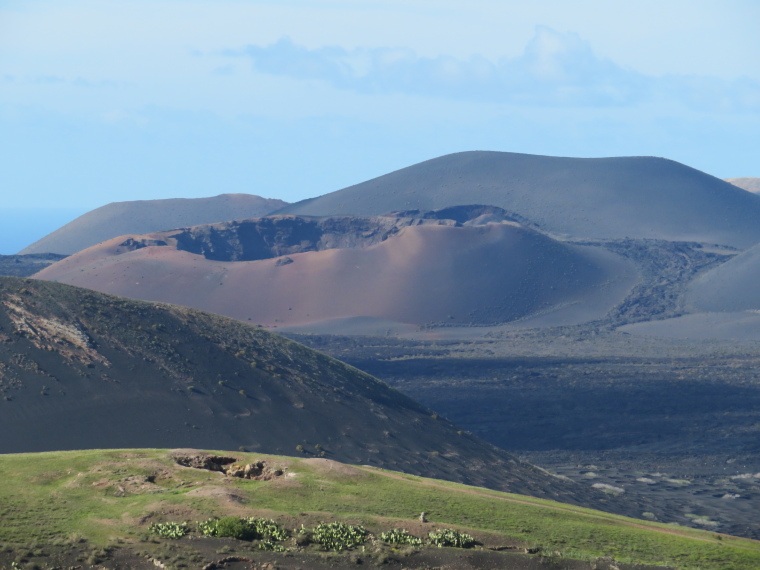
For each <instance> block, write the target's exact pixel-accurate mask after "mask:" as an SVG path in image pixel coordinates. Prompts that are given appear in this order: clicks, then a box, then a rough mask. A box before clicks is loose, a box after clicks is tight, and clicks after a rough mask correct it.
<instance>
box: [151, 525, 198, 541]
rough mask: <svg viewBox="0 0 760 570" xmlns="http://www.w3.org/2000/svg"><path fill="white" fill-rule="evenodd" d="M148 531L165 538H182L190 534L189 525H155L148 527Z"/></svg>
mask: <svg viewBox="0 0 760 570" xmlns="http://www.w3.org/2000/svg"><path fill="white" fill-rule="evenodd" d="M148 530H149V531H150V532H152V533H153V534H157V535H158V536H161V537H163V538H182V537H183V536H185V535H186V534H187V533H189V532H190V529H189V528H188V527H187V523H174V522H167V523H153V524H151V525H150V526H149V527H148Z"/></svg>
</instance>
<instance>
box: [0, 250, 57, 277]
mask: <svg viewBox="0 0 760 570" xmlns="http://www.w3.org/2000/svg"><path fill="white" fill-rule="evenodd" d="M64 257H66V256H65V255H59V254H57V253H30V254H28V255H0V275H13V276H14V277H28V276H29V275H32V274H34V273H37V272H38V271H40V270H42V269H44V268H45V267H47V266H48V265H52V264H53V263H55V262H56V261H60V260H62V259H63V258H64Z"/></svg>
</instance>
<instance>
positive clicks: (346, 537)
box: [311, 522, 369, 552]
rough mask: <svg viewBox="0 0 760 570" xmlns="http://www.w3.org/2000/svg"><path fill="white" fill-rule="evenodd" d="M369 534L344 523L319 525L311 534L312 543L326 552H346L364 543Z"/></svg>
mask: <svg viewBox="0 0 760 570" xmlns="http://www.w3.org/2000/svg"><path fill="white" fill-rule="evenodd" d="M368 536H369V532H367V529H365V528H364V527H363V526H360V525H351V524H344V523H338V522H334V523H319V524H318V525H317V527H316V528H315V529H314V532H313V533H312V537H311V539H312V541H313V542H316V543H317V544H321V545H322V546H323V547H324V548H325V549H327V550H335V551H336V552H337V551H340V550H348V549H349V548H353V547H354V546H358V545H360V544H362V543H363V542H365V541H366V540H367V538H368Z"/></svg>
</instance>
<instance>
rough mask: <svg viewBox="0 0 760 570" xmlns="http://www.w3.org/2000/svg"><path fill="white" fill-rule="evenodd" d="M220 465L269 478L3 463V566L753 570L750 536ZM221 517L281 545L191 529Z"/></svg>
mask: <svg viewBox="0 0 760 570" xmlns="http://www.w3.org/2000/svg"><path fill="white" fill-rule="evenodd" d="M220 456H223V457H228V458H229V459H228V461H232V460H235V461H236V462H237V463H238V464H240V465H243V464H247V463H256V462H258V461H263V462H264V464H263V472H264V475H265V476H263V477H262V479H264V480H249V479H241V478H235V477H231V476H229V475H225V474H224V473H221V472H215V471H210V470H207V469H199V468H194V467H189V466H182V465H180V464H179V463H178V461H182V462H185V463H189V461H188V459H189V458H193V457H197V458H199V459H204V457H207V456H204V455H203V454H202V453H199V452H196V451H194V450H175V451H174V452H168V451H165V450H153V449H142V450H108V451H102V450H92V451H77V452H48V453H38V454H10V455H3V456H0V513H2V524H1V525H0V567H2V568H11V567H18V568H32V567H35V566H34V565H35V564H36V567H37V568H51V567H61V566H63V565H66V564H74V563H76V564H78V565H80V567H83V568H90V567H94V566H95V565H97V567H99V568H101V567H106V568H116V567H121V568H124V567H129V568H143V567H144V568H150V567H156V566H159V567H162V568H164V567H165V568H227V567H230V568H233V567H240V568H243V567H245V568H251V567H254V568H262V567H264V566H259V564H264V563H265V562H267V563H270V564H272V567H277V568H296V567H301V568H322V567H325V568H326V567H332V568H342V567H348V566H355V565H356V564H357V563H363V564H365V565H368V566H372V565H376V564H378V565H380V564H382V565H383V566H384V567H388V568H394V567H405V568H430V567H438V568H579V569H580V568H589V569H590V568H598V569H601V568H621V569H622V568H651V567H654V566H666V567H670V568H682V569H726V570H728V569H731V570H739V569H744V568H746V569H756V568H758V567H760V543H759V542H757V541H751V540H747V539H738V538H735V537H730V536H727V535H719V534H715V533H709V532H704V531H698V530H693V529H687V528H683V527H678V526H671V525H662V524H656V523H651V522H646V521H640V520H635V519H630V518H625V517H621V516H616V515H611V514H608V513H602V512H599V511H593V510H589V509H584V508H580V507H573V506H569V505H565V504H561V503H556V502H552V501H547V500H542V499H535V498H531V497H526V496H521V495H514V494H507V493H501V492H497V491H491V490H487V489H483V488H477V487H467V486H464V485H460V484H456V483H449V482H442V481H438V480H433V479H425V478H421V477H416V476H412V475H407V474H402V473H396V472H392V471H385V470H380V469H378V468H373V467H367V466H348V465H344V464H341V463H337V462H334V461H330V460H327V459H321V458H311V459H303V458H293V457H283V456H268V455H260V454H249V453H231V452H225V453H222V454H220ZM212 457H213V456H212ZM199 464H200V463H199ZM266 475H268V476H266ZM423 511H424V512H426V513H427V515H426V516H427V522H424V523H423V522H420V520H419V515H420V513H421V512H423ZM225 516H232V517H235V519H234V520H239V518H241V517H262V518H265V519H272V520H274V521H275V522H276V523H277V524H278V525H279V527H280V528H281V529H283V530H285V531H286V532H287V534H288V535H289V536H287V537H279V538H281V539H282V540H277V539H274V538H272V539H270V540H269V541H266V540H262V539H254V540H235V539H233V538H222V537H218V536H217V537H205V536H203V534H202V533H201V532H200V530H199V527H198V525H197V522H199V521H200V522H202V521H206V520H208V519H209V518H211V517H225ZM166 522H174V523H187V529H188V531H189V532H188V533H187V534H186V535H185V536H183V537H181V538H177V539H172V538H166V537H162V536H160V535H159V534H157V533H156V532H152V531H151V528H153V529H156V526H152V525H155V524H158V523H166ZM327 522H342V523H345V524H352V525H362V526H363V527H364V528H365V529H366V531H367V532H368V533H369V536H367V537H366V540H364V541H362V542H361V543H359V544H357V545H355V546H353V547H351V548H347V549H345V550H340V551H339V552H334V551H330V549H327V548H326V547H324V546H321V545H320V544H318V539H319V536H318V534H316V533H314V531H313V529H315V528H316V527H317V525H319V523H327ZM392 528H403V529H406V530H407V531H409V532H410V533H411V534H412V535H414V536H416V537H421V538H423V539H425V538H426V537H427V536H428V534H429V533H430V532H433V531H435V530H440V529H454V530H457V531H459V532H461V533H466V534H469V535H471V536H472V537H474V540H475V541H476V544H475V546H474V547H472V548H468V549H466V550H461V549H455V548H448V547H444V548H436V547H435V546H429V545H427V546H426V545H423V546H410V545H404V546H402V545H394V544H388V543H386V542H384V541H382V540H380V535H381V534H382V533H383V532H387V531H389V530H390V529H392ZM261 545H264V548H269V549H271V548H275V549H277V550H285V552H272V551H270V550H263V549H262V546H261ZM12 564H16V566H12ZM236 564H238V565H237V566H236ZM240 564H247V565H240Z"/></svg>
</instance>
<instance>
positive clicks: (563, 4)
mask: <svg viewBox="0 0 760 570" xmlns="http://www.w3.org/2000/svg"><path fill="white" fill-rule="evenodd" d="M758 22H760V2H757V1H756V0H668V1H667V2H663V1H662V0H657V1H653V0H636V1H628V0H604V1H601V0H573V1H572V2H570V1H568V0H537V1H535V2H532V3H526V2H524V1H519V2H518V1H513V0H468V1H461V0H436V1H432V0H404V1H400V0H382V1H379V0H377V1H376V0H366V1H365V0H325V1H323V0H277V1H274V0H272V1H267V0H128V1H120V0H71V1H69V0H23V1H20V0H3V2H0V196H1V200H0V254H9V253H15V252H16V251H18V250H19V249H21V248H23V247H24V246H26V245H28V244H29V243H31V242H33V241H34V240H36V239H38V238H39V237H42V236H43V235H45V234H46V233H48V232H49V231H52V230H53V229H55V228H57V227H59V226H60V225H62V224H63V223H66V222H67V221H69V220H71V219H73V218H74V217H76V216H78V215H80V214H82V213H84V212H86V211H88V210H91V209H93V208H96V207H98V206H102V205H104V204H107V203H109V202H115V201H124V200H138V199H140V200H142V199H157V198H173V197H187V198H192V197H202V196H214V195H217V194H221V193H228V192H245V193H250V194H258V195H261V196H265V197H270V198H280V199H283V200H287V201H297V200H301V199H304V198H308V197H313V196H317V195H321V194H324V193H327V192H331V191H333V190H337V189H340V188H342V187H345V186H348V185H351V184H355V183H358V182H362V181H364V180H367V179H370V178H373V177H375V176H379V175H382V174H385V173H387V172H390V171H392V170H396V169H398V168H403V167H405V166H409V165H411V164H414V163H417V162H420V161H423V160H427V159H430V158H434V157H437V156H440V155H443V154H447V153H451V152H459V151H466V150H497V151H508V152H521V153H530V154H543V155H554V156H577V157H601V156H630V155H648V156H663V157H666V158H670V159H673V160H677V161H679V162H682V163H685V164H687V165H689V166H692V167H694V168H697V169H699V170H702V171H705V172H708V173H710V174H712V175H714V176H718V177H721V178H726V177H739V176H760V163H759V162H760V161H759V160H758V151H760V35H759V34H757V32H756V28H757V23H758Z"/></svg>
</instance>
